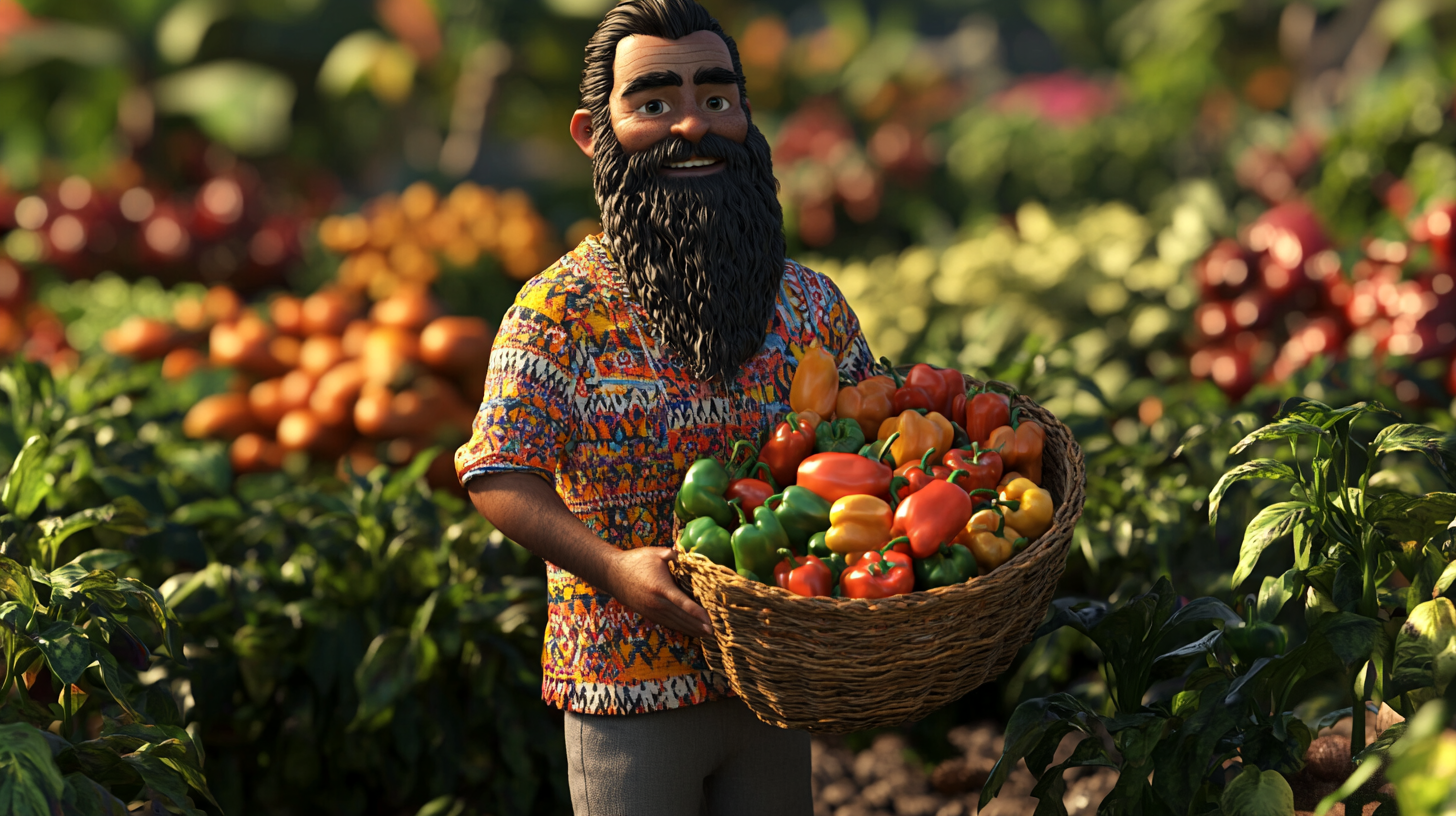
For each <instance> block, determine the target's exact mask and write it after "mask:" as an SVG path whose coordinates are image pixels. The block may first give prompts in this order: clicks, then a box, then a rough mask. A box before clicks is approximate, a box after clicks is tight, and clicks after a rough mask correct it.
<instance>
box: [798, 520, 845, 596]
mask: <svg viewBox="0 0 1456 816" xmlns="http://www.w3.org/2000/svg"><path fill="white" fill-rule="evenodd" d="M825 538H826V533H815V534H814V535H812V536H810V537H809V547H808V549H809V555H813V556H817V557H818V558H819V560H820V561H823V562H824V566H826V567H828V568H829V574H830V575H831V576H832V577H833V581H832V582H831V586H833V587H834V592H838V591H839V576H841V575H843V574H844V571H845V570H846V569H849V564H848V563H846V562H845V560H844V554H843V553H837V552H835V551H833V550H831V549H829V545H828V544H827V543H826V542H825ZM830 594H831V595H833V592H831V593H830ZM834 597H836V598H837V597H839V596H838V595H834Z"/></svg>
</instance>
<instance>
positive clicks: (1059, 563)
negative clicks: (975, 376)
mask: <svg viewBox="0 0 1456 816" xmlns="http://www.w3.org/2000/svg"><path fill="white" fill-rule="evenodd" d="M968 380H969V378H968ZM970 382H971V383H972V384H973V385H979V383H976V382H975V381H970ZM1013 405H1014V406H1021V413H1022V415H1023V416H1027V417H1029V418H1032V419H1035V420H1037V421H1039V422H1041V423H1042V425H1044V426H1045V427H1046V432H1047V433H1046V446H1045V448H1044V449H1043V453H1042V485H1043V486H1044V487H1046V488H1047V489H1048V490H1049V491H1050V492H1051V494H1052V498H1053V500H1054V501H1055V503H1056V511H1055V514H1054V516H1053V518H1052V526H1051V528H1050V529H1048V530H1047V531H1046V533H1044V534H1043V535H1042V537H1041V538H1039V539H1037V540H1036V541H1035V542H1034V543H1033V544H1032V545H1031V546H1030V547H1028V548H1026V549H1025V550H1024V551H1022V552H1021V553H1018V554H1017V555H1016V557H1015V558H1012V559H1011V560H1010V561H1008V562H1006V563H1005V564H1002V565H1001V566H1000V567H999V568H998V569H996V570H995V571H993V572H991V573H990V574H988V575H983V576H981V577H978V578H975V579H973V580H971V581H969V582H967V583H964V584H957V585H955V586H949V587H940V588H937V589H932V590H929V591H927V592H913V593H910V594H908V595H897V596H894V597H891V598H884V599H881V600H873V601H870V600H863V599H834V598H805V597H801V596H798V595H794V594H792V593H790V592H788V591H787V590H783V589H780V588H778V587H772V586H767V585H764V584H760V583H756V582H753V581H749V580H747V579H745V578H742V577H740V576H739V575H738V574H737V573H735V572H734V571H733V570H730V569H728V568H726V567H723V566H719V565H717V564H714V563H713V562H711V561H709V560H708V559H706V558H704V557H702V556H700V555H682V554H680V556H679V558H678V560H677V564H676V565H675V566H674V568H673V570H674V573H675V575H676V577H677V581H678V583H679V584H680V585H682V587H683V589H684V590H685V591H687V592H688V593H689V594H691V595H692V596H693V597H694V598H696V599H697V601H698V603H699V604H701V605H702V607H703V608H704V609H705V610H707V612H708V617H709V618H711V619H712V621H713V636H712V637H709V638H704V639H703V641H702V643H703V650H704V652H705V655H706V657H707V660H708V665H709V666H711V667H712V668H713V669H714V670H715V671H717V672H719V673H721V674H723V675H724V676H725V677H726V678H727V679H728V682H729V683H730V684H731V685H732V687H733V690H734V692H736V693H737V695H738V696H739V697H741V698H742V699H743V701H744V703H746V704H747V705H748V707H749V708H750V709H751V710H752V711H753V712H754V713H755V714H757V715H758V718H759V719H761V720H763V721H764V722H766V723H769V724H770V725H776V726H779V727H781V728H797V729H801V730H805V731H814V732H819V733H831V734H838V733H846V732H850V731H859V730H863V729H866V728H874V727H879V726H890V725H899V724H901V723H905V722H909V721H914V720H918V719H920V718H922V717H924V716H926V715H927V714H929V713H930V712H932V711H934V710H935V709H937V708H940V707H941V706H944V705H946V704H947V703H950V702H952V701H953V700H956V699H958V698H960V697H961V696H963V695H964V694H965V693H966V692H968V691H970V690H971V689H973V688H975V687H977V686H979V685H981V684H982V683H985V682H986V681H988V680H994V679H995V678H996V677H998V676H999V675H1000V674H1001V673H1002V672H1004V671H1005V670H1006V668H1007V666H1009V665H1010V663H1011V660H1012V658H1014V657H1015V656H1016V652H1017V651H1018V650H1019V649H1020V648H1021V647H1022V646H1023V645H1024V644H1025V643H1026V642H1027V641H1028V640H1030V639H1031V635H1032V633H1033V632H1034V631H1035V630H1036V627H1037V625H1038V624H1040V623H1041V621H1042V618H1043V616H1044V615H1045V614H1046V609H1047V606H1048V604H1050V603H1051V599H1052V594H1053V592H1054V591H1055V589H1056V585H1057V580H1058V579H1059V578H1060V577H1061V574H1062V568H1063V567H1064V566H1065V564H1066V557H1067V548H1068V546H1069V545H1070V543H1071V540H1072V528H1073V527H1075V526H1076V524H1077V519H1078V517H1080V516H1081V515H1082V503H1083V501H1084V500H1085V499H1086V470H1085V465H1084V463H1083V459H1082V449H1081V448H1080V447H1078V446H1077V442H1076V440H1074V439H1073V438H1072V433H1071V431H1069V430H1068V429H1067V426H1066V425H1063V424H1062V423H1061V422H1059V421H1058V420H1057V418H1056V417H1054V416H1052V414H1050V413H1049V412H1047V411H1046V410H1045V409H1043V408H1042V407H1041V406H1039V405H1037V404H1036V403H1034V402H1032V401H1031V400H1029V399H1027V398H1025V397H1020V396H1018V397H1017V398H1016V399H1015V400H1014V402H1013Z"/></svg>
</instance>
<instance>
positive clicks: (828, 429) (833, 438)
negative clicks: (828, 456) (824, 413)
mask: <svg viewBox="0 0 1456 816" xmlns="http://www.w3.org/2000/svg"><path fill="white" fill-rule="evenodd" d="M864 444H865V435H864V431H862V430H860V427H859V423H858V422H855V421H854V420H852V419H836V420H834V421H833V422H825V423H823V424H821V425H820V426H819V427H818V428H816V429H814V452H815V453H830V452H838V453H856V452H858V451H859V449H860V448H862V447H864Z"/></svg>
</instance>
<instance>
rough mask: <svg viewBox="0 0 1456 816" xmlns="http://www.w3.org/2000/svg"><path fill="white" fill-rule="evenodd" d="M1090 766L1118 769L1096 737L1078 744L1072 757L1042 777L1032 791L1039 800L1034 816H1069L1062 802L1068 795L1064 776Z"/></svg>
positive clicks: (1047, 771)
mask: <svg viewBox="0 0 1456 816" xmlns="http://www.w3.org/2000/svg"><path fill="white" fill-rule="evenodd" d="M1089 765H1100V766H1103V767H1107V768H1115V767H1117V763H1115V762H1113V761H1112V757H1111V756H1109V755H1108V753H1107V749H1105V748H1103V747H1102V741H1101V740H1099V739H1097V738H1095V737H1091V738H1088V739H1084V740H1082V741H1081V742H1079V743H1077V747H1075V748H1073V749H1072V755H1071V756H1069V757H1067V760H1066V761H1065V762H1062V763H1060V764H1058V765H1055V766H1053V767H1051V768H1048V769H1047V770H1046V771H1045V772H1043V773H1042V774H1041V775H1040V778H1039V779H1037V783H1036V786H1035V787H1034V788H1032V791H1031V795H1032V796H1035V797H1036V799H1037V806H1036V811H1035V812H1034V813H1033V816H1067V806H1066V804H1065V803H1064V802H1063V801H1062V800H1063V798H1064V797H1066V795H1067V780H1066V778H1065V777H1064V776H1063V774H1065V773H1066V771H1067V769H1068V768H1078V767H1086V766H1089Z"/></svg>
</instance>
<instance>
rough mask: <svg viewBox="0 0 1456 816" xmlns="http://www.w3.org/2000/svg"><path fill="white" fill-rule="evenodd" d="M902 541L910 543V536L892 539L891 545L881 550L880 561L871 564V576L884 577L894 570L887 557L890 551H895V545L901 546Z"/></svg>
mask: <svg viewBox="0 0 1456 816" xmlns="http://www.w3.org/2000/svg"><path fill="white" fill-rule="evenodd" d="M901 541H904V542H906V543H909V541H910V538H909V537H908V536H900V537H899V538H892V539H890V543H888V544H886V545H885V546H883V547H881V548H880V550H879V552H880V560H878V561H876V562H875V563H873V564H870V566H869V571H870V573H871V574H873V575H884V574H886V573H888V572H889V571H890V570H891V569H893V567H891V566H890V560H889V559H888V558H886V557H885V555H886V554H887V553H889V552H890V550H892V549H894V548H895V545H896V544H899V543H900V542H901Z"/></svg>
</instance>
